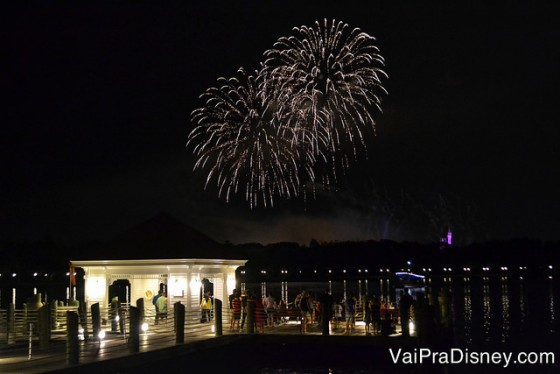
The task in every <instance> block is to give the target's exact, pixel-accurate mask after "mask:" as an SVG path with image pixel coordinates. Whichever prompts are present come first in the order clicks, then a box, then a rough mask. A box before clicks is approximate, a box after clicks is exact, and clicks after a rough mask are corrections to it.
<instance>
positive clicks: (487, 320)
mask: <svg viewBox="0 0 560 374" xmlns="http://www.w3.org/2000/svg"><path fill="white" fill-rule="evenodd" d="M482 305H483V311H484V312H483V316H484V319H483V323H482V326H483V328H482V331H483V334H484V341H486V342H488V341H490V324H491V320H492V308H491V305H490V283H489V278H488V277H484V284H483V286H482Z"/></svg>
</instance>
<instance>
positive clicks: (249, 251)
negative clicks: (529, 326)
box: [230, 239, 560, 278]
mask: <svg viewBox="0 0 560 374" xmlns="http://www.w3.org/2000/svg"><path fill="white" fill-rule="evenodd" d="M230 250H231V251H236V252H237V253H238V254H239V255H241V256H243V258H247V259H249V261H248V263H247V266H246V268H247V269H250V271H251V272H252V273H260V272H261V271H262V270H265V271H267V273H268V274H269V276H276V275H278V273H280V272H281V271H282V270H289V271H291V272H294V271H296V272H299V270H302V274H309V275H310V277H311V278H312V277H313V275H314V274H315V273H314V271H315V270H317V272H318V273H319V274H325V271H328V269H332V270H333V276H334V274H338V275H340V276H342V275H341V269H342V270H343V269H345V268H348V276H350V275H357V274H356V271H357V270H362V271H364V272H365V269H368V274H370V275H372V274H378V273H379V269H381V268H383V269H387V268H389V269H390V270H391V272H394V271H399V270H404V271H407V270H410V271H412V272H423V270H422V269H424V268H433V272H434V273H441V272H442V269H443V268H452V269H453V271H454V273H455V274H456V273H457V272H460V271H462V269H463V268H470V269H471V271H472V273H473V274H475V273H481V271H482V268H483V267H490V268H491V269H492V271H494V272H495V271H499V270H500V268H501V267H509V268H510V269H509V270H514V269H519V267H520V266H523V267H528V268H530V269H531V270H533V271H539V270H540V269H545V268H548V266H549V265H553V267H554V268H555V269H557V265H558V258H559V256H558V254H559V253H560V242H541V241H538V240H530V239H516V240H508V241H488V242H483V243H476V244H471V245H468V246H464V247H456V246H442V245H440V244H439V243H438V244H418V243H407V242H405V243H396V242H393V241H388V240H384V241H365V242H332V243H318V242H316V241H311V243H310V245H308V246H300V245H298V244H297V243H277V244H270V245H266V246H264V245H261V244H243V245H237V246H231V248H230ZM350 273H352V274H350ZM289 274H290V273H289ZM362 274H363V273H362ZM345 276H346V275H345Z"/></svg>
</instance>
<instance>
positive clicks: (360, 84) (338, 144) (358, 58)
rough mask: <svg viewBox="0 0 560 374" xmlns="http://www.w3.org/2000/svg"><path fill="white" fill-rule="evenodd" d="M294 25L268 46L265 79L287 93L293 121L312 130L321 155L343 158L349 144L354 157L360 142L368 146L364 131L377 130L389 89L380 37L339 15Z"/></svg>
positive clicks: (297, 128)
mask: <svg viewBox="0 0 560 374" xmlns="http://www.w3.org/2000/svg"><path fill="white" fill-rule="evenodd" d="M293 31H294V33H295V35H293V36H290V37H282V38H280V39H279V40H278V41H277V42H276V43H275V44H274V47H273V48H272V49H270V50H268V51H266V52H265V54H264V55H265V58H266V60H265V62H264V69H263V74H264V75H265V76H266V80H265V82H266V84H268V85H269V86H271V87H273V89H274V90H275V91H276V94H275V95H276V96H277V97H279V98H282V99H283V100H281V101H280V102H281V103H282V105H285V106H286V108H282V109H281V110H282V111H283V112H285V113H297V115H296V116H294V117H292V118H291V119H290V121H289V122H290V126H291V127H293V128H294V132H295V133H296V134H297V133H299V132H301V131H303V132H305V133H308V132H310V133H311V135H307V137H308V138H309V139H312V142H311V144H310V146H311V147H312V149H313V151H314V153H315V154H316V155H323V156H327V157H331V158H332V157H334V158H338V159H340V160H344V159H346V157H345V156H348V153H349V152H348V151H346V150H345V149H350V150H351V151H350V155H351V156H353V157H354V158H355V157H356V156H357V153H358V148H362V149H363V150H364V151H366V145H365V142H364V132H365V131H370V130H371V131H374V129H375V121H374V119H373V116H372V113H373V112H374V111H381V95H383V94H386V91H385V89H384V88H383V86H382V83H381V79H382V78H385V77H386V74H385V72H384V71H383V70H382V68H383V66H384V60H383V57H382V56H381V55H380V54H379V50H378V48H377V47H376V45H375V38H373V37H372V36H370V35H368V34H366V33H364V32H362V31H360V30H359V29H357V28H356V29H353V30H350V29H349V27H348V25H347V24H344V23H342V22H336V21H334V20H333V21H332V22H331V23H330V24H329V22H327V20H324V22H323V23H322V24H321V23H319V22H316V23H315V27H307V26H301V27H295V28H294V29H293ZM342 163H343V164H344V163H345V162H344V161H343V162H342Z"/></svg>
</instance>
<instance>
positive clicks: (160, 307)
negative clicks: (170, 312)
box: [152, 290, 167, 325]
mask: <svg viewBox="0 0 560 374" xmlns="http://www.w3.org/2000/svg"><path fill="white" fill-rule="evenodd" d="M152 304H154V307H155V308H156V319H155V321H154V323H155V324H156V325H157V324H158V323H159V321H160V320H163V321H165V322H167V294H166V293H165V292H163V291H161V290H160V291H159V292H158V294H157V295H155V296H154V297H153V299H152Z"/></svg>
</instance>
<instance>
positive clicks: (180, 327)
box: [173, 301, 185, 344]
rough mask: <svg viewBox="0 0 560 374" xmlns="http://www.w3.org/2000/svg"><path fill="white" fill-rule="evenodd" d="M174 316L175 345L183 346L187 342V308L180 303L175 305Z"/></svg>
mask: <svg viewBox="0 0 560 374" xmlns="http://www.w3.org/2000/svg"><path fill="white" fill-rule="evenodd" d="M173 315H174V317H175V322H174V325H175V343H176V344H183V343H184V342H185V306H184V305H183V304H181V302H180V301H177V302H176V303H175V304H173Z"/></svg>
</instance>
